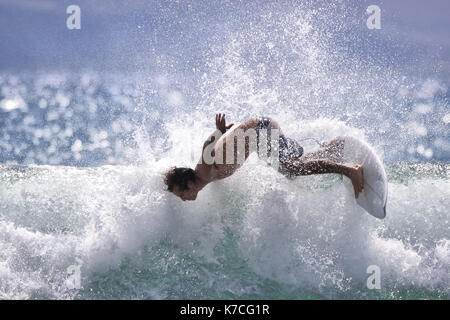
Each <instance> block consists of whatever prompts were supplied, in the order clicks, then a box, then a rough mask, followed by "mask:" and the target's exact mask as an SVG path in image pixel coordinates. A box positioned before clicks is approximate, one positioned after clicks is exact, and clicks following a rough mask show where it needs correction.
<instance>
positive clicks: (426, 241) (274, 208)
mask: <svg viewBox="0 0 450 320" xmlns="http://www.w3.org/2000/svg"><path fill="white" fill-rule="evenodd" d="M159 165H160V164H159ZM244 168H245V167H244ZM244 168H242V169H241V170H239V171H238V172H237V173H236V175H235V176H233V177H231V178H229V179H227V180H224V181H221V182H218V183H215V184H212V185H210V186H208V187H207V188H206V190H204V191H202V194H200V195H199V198H198V199H197V201H195V202H181V201H178V199H177V198H175V197H174V196H172V195H171V194H169V193H167V192H165V191H164V190H163V189H162V187H163V186H162V181H161V179H160V178H161V176H160V173H159V170H158V163H154V165H153V166H148V167H146V166H144V167H125V166H104V167H97V168H75V167H63V166H28V167H26V166H16V165H2V166H1V168H0V177H1V183H0V203H1V211H0V212H1V214H0V231H1V232H0V235H1V236H0V247H1V250H0V252H1V253H0V255H1V261H2V262H1V268H0V280H1V281H0V283H1V285H0V296H1V297H2V298H8V299H11V298H28V299H36V298H49V299H55V298H56V299H92V298H94V299H236V298H240V299H336V298H338V299H416V298H419V299H448V298H449V292H448V288H449V278H448V274H449V268H450V261H449V258H450V240H449V238H448V237H449V216H448V206H449V204H450V203H449V199H450V197H449V190H450V188H449V180H448V176H449V169H450V166H449V165H448V164H439V163H435V164H432V163H422V164H408V163H396V164H390V165H388V166H387V173H388V179H389V190H390V195H389V200H388V207H387V217H386V219H384V220H378V219H376V218H374V217H372V216H370V215H368V214H367V213H365V212H364V211H363V210H362V209H361V208H359V207H358V206H357V205H356V204H355V203H354V200H353V198H352V195H351V190H350V189H349V188H348V187H349V186H348V185H347V184H346V182H345V181H344V183H342V182H341V181H340V178H338V177H335V176H333V175H327V176H317V177H302V178H299V179H297V180H295V181H287V180H285V179H284V178H283V177H282V176H281V175H279V174H278V173H276V172H275V171H273V170H270V169H268V168H267V167H265V166H264V165H263V164H261V163H257V162H255V163H254V164H248V167H247V169H249V170H245V169H244ZM73 265H75V266H79V270H80V287H79V288H73V287H71V286H70V283H69V282H68V279H70V277H71V272H68V268H69V267H70V266H73ZM369 265H378V266H379V267H380V270H381V289H380V290H369V289H367V287H366V281H367V277H368V276H369V274H367V273H366V268H367V267H368V266H369Z"/></svg>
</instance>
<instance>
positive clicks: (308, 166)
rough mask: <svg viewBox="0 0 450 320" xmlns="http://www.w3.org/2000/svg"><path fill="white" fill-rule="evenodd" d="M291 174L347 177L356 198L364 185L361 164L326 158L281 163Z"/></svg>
mask: <svg viewBox="0 0 450 320" xmlns="http://www.w3.org/2000/svg"><path fill="white" fill-rule="evenodd" d="M283 165H284V167H285V168H287V169H288V170H289V171H290V173H291V174H292V175H295V176H305V175H311V174H325V173H337V174H342V175H344V176H346V177H348V178H349V179H350V180H351V181H352V184H353V189H354V190H355V197H356V198H358V195H359V193H360V192H361V191H362V189H363V186H364V181H363V168H362V166H359V165H358V166H346V165H343V164H339V163H336V162H332V161H328V160H311V161H307V162H303V161H288V162H286V163H283Z"/></svg>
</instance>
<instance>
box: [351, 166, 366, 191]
mask: <svg viewBox="0 0 450 320" xmlns="http://www.w3.org/2000/svg"><path fill="white" fill-rule="evenodd" d="M348 177H349V178H350V180H351V181H352V184H353V189H354V190H355V198H358V196H359V193H360V192H361V191H362V190H363V188H364V178H363V167H362V166H360V165H356V166H354V167H352V170H350V173H349V175H348Z"/></svg>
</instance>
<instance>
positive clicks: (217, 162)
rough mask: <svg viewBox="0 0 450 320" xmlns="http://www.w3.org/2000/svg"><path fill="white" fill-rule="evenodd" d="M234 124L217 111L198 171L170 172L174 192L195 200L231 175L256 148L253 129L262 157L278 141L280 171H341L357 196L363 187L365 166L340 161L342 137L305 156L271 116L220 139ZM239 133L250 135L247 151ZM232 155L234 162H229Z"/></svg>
mask: <svg viewBox="0 0 450 320" xmlns="http://www.w3.org/2000/svg"><path fill="white" fill-rule="evenodd" d="M232 126H233V124H229V125H226V124H225V114H220V113H219V114H216V131H215V132H214V133H213V134H212V135H211V136H210V137H209V138H208V139H207V140H206V141H205V143H204V144H203V148H202V158H201V159H200V161H199V163H198V164H197V166H196V167H195V170H193V169H191V168H177V167H175V168H172V169H170V170H169V171H167V172H166V174H165V183H166V185H167V189H168V190H169V191H170V192H172V193H173V194H175V195H177V196H178V197H180V198H181V199H182V200H183V201H185V200H195V199H196V198H197V194H198V192H199V191H200V190H202V189H203V188H204V187H205V186H206V185H207V184H208V183H210V182H213V181H215V180H220V179H224V178H226V177H229V176H231V175H232V174H233V173H234V172H235V171H236V170H237V169H238V168H239V167H240V166H241V165H242V164H243V162H244V161H245V160H246V159H247V158H248V156H249V154H250V153H251V151H253V149H252V143H251V137H252V135H251V134H249V133H252V132H253V133H255V134H254V135H253V137H255V138H256V150H255V151H256V152H257V153H258V155H259V156H260V157H261V156H265V155H266V154H265V152H261V150H262V149H263V150H264V151H267V152H272V150H275V151H276V148H275V145H276V144H278V152H277V156H278V159H277V160H278V162H279V165H278V171H279V172H281V173H282V174H284V175H285V176H286V177H288V178H291V179H292V178H294V177H296V176H303V175H311V174H323V173H337V174H342V175H345V176H346V177H348V178H349V179H350V180H351V181H352V184H353V188H354V190H355V197H356V198H358V195H359V193H360V192H361V191H362V189H363V185H364V184H363V171H362V170H363V168H362V166H359V165H356V166H346V165H343V164H340V163H338V162H339V160H340V157H341V153H342V143H341V142H340V141H339V140H333V141H331V142H330V143H328V144H327V145H326V146H325V147H324V148H323V149H321V150H319V151H316V152H311V153H308V154H305V155H303V148H302V147H301V146H300V145H299V144H298V143H297V142H296V141H294V140H292V139H290V138H287V137H286V136H284V135H283V134H282V133H281V130H280V127H279V125H278V123H277V122H275V121H274V120H272V119H270V118H267V117H261V118H253V119H250V120H248V121H246V122H244V123H242V124H241V125H239V126H238V127H237V128H235V129H233V130H232V131H231V132H230V134H229V135H228V136H226V137H224V138H223V139H219V138H220V137H221V136H222V135H223V134H225V132H226V131H227V130H228V129H230V128H231V127H232ZM238 133H244V135H245V136H246V137H247V139H246V138H245V137H244V139H243V140H242V141H243V144H242V145H243V150H239V146H238V145H239V144H238V143H236V141H235V137H236V136H238ZM274 136H275V137H276V138H278V139H276V140H275V142H277V143H273V142H274V140H273V137H274ZM260 140H261V142H263V143H260ZM227 142H228V146H227ZM272 146H274V148H272ZM227 151H228V154H227ZM230 158H231V161H228V160H229V159H230ZM224 159H227V161H224ZM239 159H242V161H239Z"/></svg>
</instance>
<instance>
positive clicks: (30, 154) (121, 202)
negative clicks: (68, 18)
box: [0, 0, 450, 299]
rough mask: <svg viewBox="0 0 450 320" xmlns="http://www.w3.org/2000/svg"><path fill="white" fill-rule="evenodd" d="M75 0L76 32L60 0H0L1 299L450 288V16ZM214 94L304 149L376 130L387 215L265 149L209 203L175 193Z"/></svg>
mask: <svg viewBox="0 0 450 320" xmlns="http://www.w3.org/2000/svg"><path fill="white" fill-rule="evenodd" d="M79 5H80V7H81V8H82V11H83V14H82V16H83V18H82V19H83V27H82V29H81V30H72V31H69V30H67V28H66V26H65V24H64V14H65V10H66V8H65V7H64V4H63V3H59V2H58V3H57V2H55V3H54V4H52V5H47V4H46V5H44V4H41V5H39V4H36V5H33V6H22V5H20V4H15V3H13V2H10V3H9V2H8V4H5V5H3V7H2V10H0V15H3V16H2V18H4V19H0V23H3V26H5V27H4V28H0V38H1V37H3V39H6V40H5V41H4V42H5V43H8V45H6V46H2V47H1V48H0V53H4V55H2V56H1V57H2V59H1V60H0V128H1V129H0V298H4V299H18V298H23V299H36V298H48V299H91V298H92V299H101V298H104V299H126V298H130V299H180V298H186V299H191V298H200V299H212V298H225V299H234V298H248V299H335V298H340V299H370V298H375V299H411V298H427V299H428V298H430V299H448V298H449V287H450V280H449V276H448V275H449V274H450V232H449V210H448V208H449V207H450V200H449V199H450V194H449V193H450V185H449V176H448V175H449V160H450V143H449V141H450V139H449V138H450V136H449V130H448V126H449V123H450V114H449V110H450V107H449V106H450V104H449V101H450V96H449V92H450V91H449V90H448V88H449V87H450V76H449V73H448V68H447V69H446V67H445V66H448V57H447V56H446V52H449V51H448V50H447V49H446V48H447V47H448V46H447V44H446V39H448V37H446V34H447V33H448V31H447V29H448V28H447V29H446V28H445V27H446V25H445V24H443V22H445V21H447V20H448V19H447V20H445V18H446V17H445V16H442V14H438V15H437V17H436V19H432V20H433V21H427V19H426V17H422V16H421V15H420V14H422V13H423V12H424V10H422V9H421V7H420V6H418V4H414V5H411V6H410V5H407V6H402V5H401V4H399V3H397V2H392V3H391V2H389V3H388V2H386V3H384V4H382V5H381V6H382V15H383V17H382V21H383V22H382V26H383V27H382V29H380V30H369V29H367V27H366V24H365V21H366V19H367V15H366V9H367V7H366V4H365V3H363V2H358V4H356V3H355V2H354V1H340V2H339V3H335V2H330V1H297V0H296V1H282V2H280V1H269V0H267V1H234V0H230V1H226V2H220V3H219V2H217V3H215V2H210V1H204V2H200V1H196V0H193V1H182V2H178V1H157V2H124V3H123V4H114V6H113V7H114V10H110V7H108V4H107V3H104V4H102V5H100V3H96V4H92V3H91V2H90V1H82V0H80V3H79ZM431 5H432V4H427V6H431ZM441 7H442V6H440V7H439V8H437V7H436V6H435V7H434V9H433V10H435V11H438V13H440V12H444V11H443V9H442V8H441ZM406 9H408V10H409V11H410V12H408V10H406ZM405 10H406V11H405ZM30 17H33V18H32V19H30ZM430 17H431V16H430ZM430 20H431V18H430ZM93 26H95V27H93ZM29 30H37V31H39V30H40V32H36V34H35V35H34V34H33V37H30V36H29V32H30V31H29ZM430 33H433V37H429V36H428V35H429V34H430ZM218 112H222V113H225V114H226V115H227V121H229V122H234V123H239V122H243V121H245V120H248V119H250V118H253V117H256V116H262V115H264V116H269V117H272V118H274V119H275V120H276V121H278V122H279V124H280V126H281V129H282V130H283V132H284V133H285V134H286V136H288V137H290V138H292V139H295V140H298V141H299V142H301V144H302V146H304V148H305V151H306V152H309V151H312V150H314V149H315V148H316V147H317V146H316V145H315V144H314V143H313V142H311V141H312V140H308V138H315V139H317V140H320V141H329V140H331V139H333V138H335V137H336V136H342V135H349V136H353V137H358V138H359V139H362V140H365V141H366V142H368V143H369V144H370V145H371V146H373V148H374V150H375V152H376V153H377V154H378V155H379V156H380V158H381V160H382V161H383V162H384V163H385V165H386V169H387V174H388V179H389V199H388V205H387V217H386V219H384V220H378V219H376V218H374V217H372V216H370V215H368V214H367V213H365V212H364V211H363V210H362V209H361V208H359V207H358V206H357V205H356V204H355V200H354V198H353V197H352V192H351V190H350V189H349V188H350V186H349V183H348V181H347V180H346V179H344V180H343V182H342V181H341V180H340V177H337V176H332V175H327V176H311V177H300V178H298V179H296V180H295V181H286V180H285V179H284V177H282V176H281V175H279V174H278V173H276V172H275V171H273V170H271V169H269V168H267V167H266V166H264V165H263V164H262V163H261V162H259V161H258V160H257V159H256V158H255V157H251V158H250V159H249V161H248V162H247V163H246V164H245V166H244V167H243V168H241V169H240V170H239V171H238V172H237V173H236V174H235V175H233V176H232V177H230V178H229V179H225V180H223V181H218V182H216V183H213V184H210V185H208V186H207V187H206V188H205V189H204V190H202V192H201V193H200V195H199V197H198V199H197V200H196V201H195V202H181V201H180V200H179V199H178V198H176V197H175V196H173V195H172V194H170V193H167V192H165V191H164V185H163V179H162V176H163V173H164V172H165V170H167V168H169V167H171V166H190V167H192V166H194V165H195V164H196V162H197V161H198V159H199V157H200V151H201V150H200V146H202V145H203V143H204V141H205V139H206V138H207V137H208V136H209V135H210V134H211V133H212V131H213V129H214V115H215V113H218ZM305 139H306V140H305ZM370 266H377V267H379V270H380V279H381V284H380V285H381V289H380V290H369V289H368V288H367V285H366V283H367V278H368V276H369V274H368V273H367V268H368V267H370Z"/></svg>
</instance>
